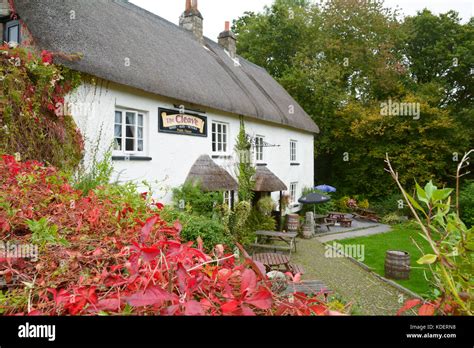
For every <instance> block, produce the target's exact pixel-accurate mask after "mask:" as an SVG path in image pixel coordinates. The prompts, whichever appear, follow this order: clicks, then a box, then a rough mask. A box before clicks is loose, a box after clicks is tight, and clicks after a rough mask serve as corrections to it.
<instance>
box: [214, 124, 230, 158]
mask: <svg viewBox="0 0 474 348" xmlns="http://www.w3.org/2000/svg"><path fill="white" fill-rule="evenodd" d="M228 139H229V125H228V124H227V123H222V122H212V152H213V153H214V154H226V153H227V150H228Z"/></svg>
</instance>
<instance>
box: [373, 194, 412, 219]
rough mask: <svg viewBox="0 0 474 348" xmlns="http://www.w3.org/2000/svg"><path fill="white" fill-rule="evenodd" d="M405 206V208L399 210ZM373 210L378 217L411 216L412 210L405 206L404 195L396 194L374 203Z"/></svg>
mask: <svg viewBox="0 0 474 348" xmlns="http://www.w3.org/2000/svg"><path fill="white" fill-rule="evenodd" d="M400 203H402V204H403V208H402V209H399V207H400V206H401V205H400ZM371 209H372V210H374V211H375V212H376V213H377V214H378V215H380V216H384V215H389V214H397V215H398V216H411V213H410V209H409V208H408V206H407V205H406V204H405V201H404V199H403V196H402V194H400V193H394V194H392V195H388V196H386V197H383V198H379V199H377V200H374V201H372V204H371Z"/></svg>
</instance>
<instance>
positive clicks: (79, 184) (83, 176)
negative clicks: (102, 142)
mask: <svg viewBox="0 0 474 348" xmlns="http://www.w3.org/2000/svg"><path fill="white" fill-rule="evenodd" d="M96 149H97V150H96V152H94V154H93V157H92V163H91V165H90V168H83V167H82V168H79V169H78V170H77V171H76V173H75V176H74V178H73V181H74V188H75V189H76V190H81V191H82V194H83V195H84V196H87V195H88V194H89V192H90V191H92V190H95V189H96V188H97V187H99V186H104V185H107V184H109V183H110V181H111V177H112V172H113V170H114V167H113V164H112V151H111V150H108V151H107V152H106V153H105V155H104V157H103V159H101V160H98V153H97V151H98V149H99V147H98V146H97V147H96Z"/></svg>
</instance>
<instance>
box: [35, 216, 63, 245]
mask: <svg viewBox="0 0 474 348" xmlns="http://www.w3.org/2000/svg"><path fill="white" fill-rule="evenodd" d="M26 225H27V226H28V228H29V229H30V231H31V232H32V235H31V241H32V242H33V243H34V244H37V245H39V247H40V249H44V247H45V246H46V244H48V245H58V244H61V245H67V244H68V242H67V240H66V239H64V238H61V237H60V236H59V233H58V226H56V225H50V223H49V221H48V219H47V218H41V219H40V220H38V221H35V220H26Z"/></svg>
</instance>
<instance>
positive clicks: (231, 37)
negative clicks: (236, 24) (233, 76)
mask: <svg viewBox="0 0 474 348" xmlns="http://www.w3.org/2000/svg"><path fill="white" fill-rule="evenodd" d="M217 42H218V43H219V45H221V46H222V47H224V48H225V49H226V50H227V51H228V52H229V54H230V56H231V57H232V58H235V56H236V54H237V39H236V37H235V34H234V33H233V32H232V31H231V30H230V22H228V21H226V22H225V28H224V31H223V32H222V33H220V34H219V37H218V38H217Z"/></svg>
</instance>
